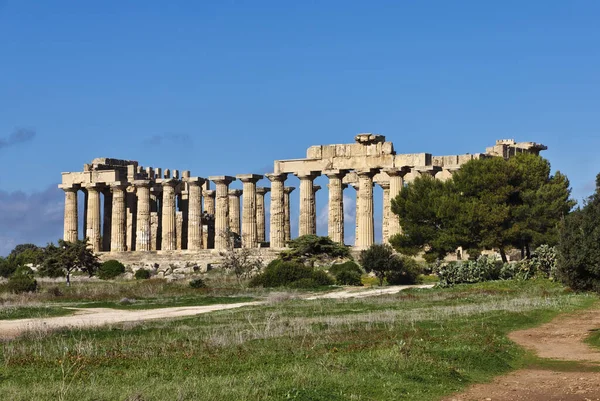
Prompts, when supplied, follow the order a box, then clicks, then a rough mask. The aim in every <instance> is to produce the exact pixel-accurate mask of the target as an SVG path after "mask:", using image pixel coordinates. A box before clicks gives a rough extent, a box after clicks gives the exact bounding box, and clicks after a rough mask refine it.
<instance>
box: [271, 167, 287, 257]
mask: <svg viewBox="0 0 600 401" xmlns="http://www.w3.org/2000/svg"><path fill="white" fill-rule="evenodd" d="M267 178H268V179H269V181H271V221H270V223H271V224H270V225H271V229H270V236H269V237H270V242H271V248H284V247H285V208H284V185H285V179H286V178H287V174H267Z"/></svg>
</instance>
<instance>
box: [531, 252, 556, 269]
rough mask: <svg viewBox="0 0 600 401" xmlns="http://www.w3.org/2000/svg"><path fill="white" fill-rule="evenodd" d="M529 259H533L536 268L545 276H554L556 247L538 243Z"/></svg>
mask: <svg viewBox="0 0 600 401" xmlns="http://www.w3.org/2000/svg"><path fill="white" fill-rule="evenodd" d="M531 259H533V260H535V263H536V269H537V271H538V272H539V273H541V274H543V275H544V276H545V277H551V276H554V275H555V273H556V259H557V257H556V248H555V247H553V246H548V245H540V246H539V247H538V248H536V250H535V251H533V254H532V255H531Z"/></svg>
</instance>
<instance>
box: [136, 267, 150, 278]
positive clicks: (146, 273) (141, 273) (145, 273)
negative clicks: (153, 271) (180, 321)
mask: <svg viewBox="0 0 600 401" xmlns="http://www.w3.org/2000/svg"><path fill="white" fill-rule="evenodd" d="M134 277H135V279H136V280H147V279H149V278H150V270H146V269H138V270H137V271H136V272H135V275H134Z"/></svg>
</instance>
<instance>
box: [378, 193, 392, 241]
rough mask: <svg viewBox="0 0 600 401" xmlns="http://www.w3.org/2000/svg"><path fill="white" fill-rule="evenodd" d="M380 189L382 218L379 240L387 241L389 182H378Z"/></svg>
mask: <svg viewBox="0 0 600 401" xmlns="http://www.w3.org/2000/svg"><path fill="white" fill-rule="evenodd" d="M378 184H379V186H380V187H381V189H383V209H382V210H383V216H382V217H383V218H382V222H381V240H382V242H383V243H389V239H390V235H389V229H388V225H389V222H390V217H391V214H392V212H391V210H390V209H391V206H392V205H391V204H390V183H389V182H378Z"/></svg>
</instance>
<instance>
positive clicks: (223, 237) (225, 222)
mask: <svg viewBox="0 0 600 401" xmlns="http://www.w3.org/2000/svg"><path fill="white" fill-rule="evenodd" d="M208 179H209V180H211V181H212V182H214V183H215V184H216V186H217V189H216V199H215V203H216V204H215V209H216V211H215V249H225V248H227V243H228V241H229V239H228V238H227V235H228V233H229V199H228V198H229V184H231V183H232V182H233V181H235V178H234V177H229V176H226V175H222V176H214V177H208Z"/></svg>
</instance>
